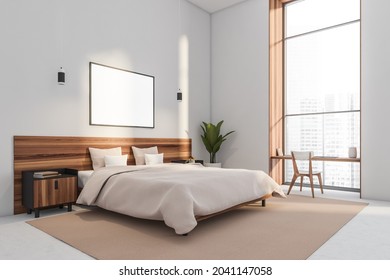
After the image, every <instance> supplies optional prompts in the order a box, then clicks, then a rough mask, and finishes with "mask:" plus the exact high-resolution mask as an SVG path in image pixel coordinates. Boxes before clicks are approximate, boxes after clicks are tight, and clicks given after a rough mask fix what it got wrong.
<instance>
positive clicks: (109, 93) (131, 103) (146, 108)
mask: <svg viewBox="0 0 390 280" xmlns="http://www.w3.org/2000/svg"><path fill="white" fill-rule="evenodd" d="M89 91H90V124H91V125H105V126H129V127H147V128H154V119H155V117H154V111H155V105H154V102H155V100H154V99H155V98H154V95H155V92H154V91H155V86H154V77H153V76H150V75H146V74H142V73H137V72H133V71H129V70H124V69H119V68H115V67H111V66H106V65H102V64H98V63H94V62H90V64H89Z"/></svg>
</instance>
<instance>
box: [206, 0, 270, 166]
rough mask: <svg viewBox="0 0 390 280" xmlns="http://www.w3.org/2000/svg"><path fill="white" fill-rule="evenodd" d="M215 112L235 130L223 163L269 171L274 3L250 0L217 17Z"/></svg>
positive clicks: (220, 158) (220, 156)
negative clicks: (270, 27) (271, 14)
mask: <svg viewBox="0 0 390 280" xmlns="http://www.w3.org/2000/svg"><path fill="white" fill-rule="evenodd" d="M211 25H212V29H211V30H212V31H211V34H212V39H211V41H212V52H211V54H212V56H211V57H212V67H211V69H212V76H211V77H212V82H211V83H212V102H211V103H212V110H211V119H212V121H213V122H214V123H217V122H218V121H220V120H224V124H223V126H222V128H223V132H227V131H230V130H235V131H236V133H233V134H231V135H230V136H231V137H230V138H229V139H228V140H226V141H225V142H224V144H223V145H222V148H221V151H220V153H219V154H217V160H218V161H221V162H222V164H223V166H225V167H240V168H249V169H261V170H265V171H268V49H269V46H268V45H269V43H268V42H269V41H268V0H248V1H245V2H243V3H242V4H239V5H235V6H233V7H231V8H227V9H224V10H222V11H220V12H217V13H215V14H213V15H212V19H211Z"/></svg>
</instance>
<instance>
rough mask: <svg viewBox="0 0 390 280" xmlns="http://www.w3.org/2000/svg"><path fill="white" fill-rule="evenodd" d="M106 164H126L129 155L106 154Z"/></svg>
mask: <svg viewBox="0 0 390 280" xmlns="http://www.w3.org/2000/svg"><path fill="white" fill-rule="evenodd" d="M104 164H105V165H106V166H126V165H127V155H122V156H107V155H106V156H104Z"/></svg>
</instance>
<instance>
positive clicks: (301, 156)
mask: <svg viewBox="0 0 390 280" xmlns="http://www.w3.org/2000/svg"><path fill="white" fill-rule="evenodd" d="M313 154H314V153H313V152H300V151H291V155H292V156H293V157H294V158H295V160H309V159H311V158H312V157H313Z"/></svg>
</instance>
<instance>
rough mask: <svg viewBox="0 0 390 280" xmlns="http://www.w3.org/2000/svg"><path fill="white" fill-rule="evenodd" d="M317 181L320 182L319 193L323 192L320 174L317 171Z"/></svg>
mask: <svg viewBox="0 0 390 280" xmlns="http://www.w3.org/2000/svg"><path fill="white" fill-rule="evenodd" d="M317 176H318V182H319V183H320V189H321V193H324V189H323V188H322V176H321V173H318V175H317Z"/></svg>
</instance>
